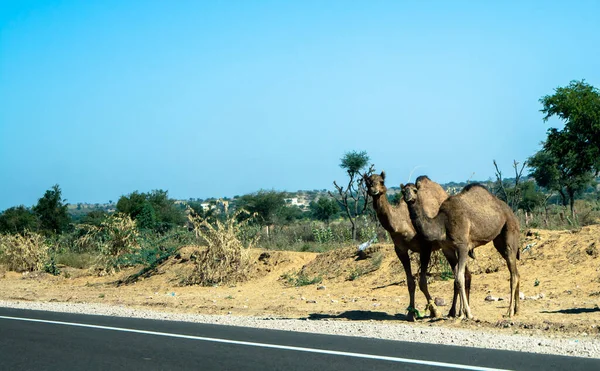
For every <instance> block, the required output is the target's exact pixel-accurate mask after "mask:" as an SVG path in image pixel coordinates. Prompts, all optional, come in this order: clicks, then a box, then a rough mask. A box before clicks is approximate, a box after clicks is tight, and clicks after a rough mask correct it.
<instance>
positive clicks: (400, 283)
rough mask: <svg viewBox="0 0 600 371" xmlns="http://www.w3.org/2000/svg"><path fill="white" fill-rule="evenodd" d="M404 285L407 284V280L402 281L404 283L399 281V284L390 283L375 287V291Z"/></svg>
mask: <svg viewBox="0 0 600 371" xmlns="http://www.w3.org/2000/svg"><path fill="white" fill-rule="evenodd" d="M404 283H406V280H402V281H398V282H392V283H388V284H387V285H382V286H377V287H373V290H381V289H385V288H387V287H390V286H402V284H404Z"/></svg>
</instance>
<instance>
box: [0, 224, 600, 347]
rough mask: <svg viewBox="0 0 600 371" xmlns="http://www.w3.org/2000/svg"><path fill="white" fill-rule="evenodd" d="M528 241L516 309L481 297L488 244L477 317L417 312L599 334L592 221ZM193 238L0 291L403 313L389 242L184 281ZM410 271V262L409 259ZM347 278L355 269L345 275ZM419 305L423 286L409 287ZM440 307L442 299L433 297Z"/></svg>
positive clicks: (490, 255) (492, 272)
mask: <svg viewBox="0 0 600 371" xmlns="http://www.w3.org/2000/svg"><path fill="white" fill-rule="evenodd" d="M522 244H523V245H522V247H523V248H526V251H525V252H523V254H522V256H521V260H520V262H519V272H520V274H521V292H522V293H523V295H524V296H525V300H523V301H522V302H521V307H520V314H519V315H518V316H517V317H514V318H512V319H511V318H505V317H504V315H505V314H506V312H507V310H508V301H507V300H502V301H486V300H485V298H486V296H488V295H492V296H494V297H499V298H505V299H506V298H507V297H508V292H509V275H508V270H507V269H506V266H505V263H504V260H503V259H502V258H501V257H500V255H499V254H498V253H497V252H496V251H495V250H494V248H493V247H492V246H491V245H486V246H482V247H480V248H478V249H477V250H476V254H477V259H476V260H471V261H470V262H469V268H470V269H471V270H472V271H473V273H474V275H473V282H472V289H471V309H472V311H473V314H474V315H475V316H476V317H477V319H478V321H462V320H456V319H447V318H443V319H431V318H427V317H426V318H423V319H420V320H419V321H420V322H422V323H426V324H428V325H430V326H443V327H452V328H471V329H472V328H478V329H481V330H482V331H483V330H485V331H500V332H504V333H519V334H537V335H545V336H549V337H572V336H577V337H587V338H595V339H600V327H599V326H600V308H599V304H600V258H599V255H600V225H596V226H590V227H585V228H583V229H581V230H578V231H560V232H559V231H543V230H532V231H529V232H528V235H527V236H523V238H522ZM193 249H194V248H193V247H186V248H185V249H183V250H182V253H181V256H180V257H178V258H172V259H170V260H168V261H167V262H165V263H164V264H163V265H161V266H160V267H159V269H158V274H155V275H153V276H151V277H148V278H146V279H141V280H139V281H137V282H136V283H134V284H128V285H120V286H119V285H117V282H118V281H119V280H120V279H124V278H126V277H127V276H129V275H131V274H133V273H135V272H137V271H139V268H137V269H136V268H131V269H127V270H125V271H123V272H121V273H119V274H117V275H114V276H105V277H98V276H96V275H92V274H90V273H89V272H88V271H84V270H77V269H72V268H63V273H62V274H61V275H60V276H57V277H55V276H51V275H48V274H44V273H27V274H23V273H16V272H7V271H6V270H5V269H3V268H2V267H0V300H9V301H21V302H22V301H42V302H70V303H105V304H116V305H125V306H130V307H133V308H143V309H154V310H157V311H161V312H182V313H202V314H229V315H232V316H250V315H253V316H270V317H276V318H307V319H315V320H343V321H381V322H383V323H389V324H391V325H393V324H394V323H406V317H405V314H406V307H407V306H408V291H407V288H406V283H405V276H404V272H403V270H402V267H401V265H400V263H399V261H398V259H397V258H396V256H395V254H394V252H393V247H392V246H391V245H387V244H378V245H374V246H372V247H371V248H370V249H369V251H368V258H367V259H363V260H357V257H356V248H355V247H348V248H344V249H339V250H335V251H332V252H328V253H323V254H315V253H297V252H285V251H268V252H265V251H258V250H255V251H252V252H251V255H252V260H253V267H252V274H251V279H250V280H249V281H248V282H245V283H241V284H237V285H235V286H228V287H198V286H182V285H181V281H182V279H183V278H184V277H185V276H186V275H188V274H189V273H190V272H191V270H192V264H191V262H189V260H188V259H187V258H188V257H189V255H190V253H191V252H192V251H193ZM300 271H302V272H303V273H304V274H305V275H306V276H307V277H309V278H313V277H316V276H321V277H322V283H320V284H312V285H307V286H300V287H297V286H293V285H292V284H290V282H289V281H290V280H289V279H288V278H287V277H293V276H294V275H295V274H297V273H298V272H300ZM414 272H417V265H416V262H415V264H414ZM438 273H439V272H435V271H434V272H433V275H432V277H431V283H430V292H431V293H432V295H433V296H434V297H439V298H442V299H444V300H445V301H446V302H447V303H448V304H450V302H451V299H452V285H453V281H451V280H442V279H441V278H440V277H439V274H438ZM351 278H353V279H351ZM417 305H418V307H419V309H421V310H422V309H423V308H424V306H425V298H424V296H423V295H422V294H421V293H420V292H419V291H417ZM440 309H441V310H442V312H443V313H444V314H446V313H447V311H448V310H449V306H443V307H440Z"/></svg>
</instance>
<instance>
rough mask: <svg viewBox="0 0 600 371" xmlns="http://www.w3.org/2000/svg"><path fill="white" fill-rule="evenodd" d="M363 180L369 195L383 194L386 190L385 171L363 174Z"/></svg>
mask: <svg viewBox="0 0 600 371" xmlns="http://www.w3.org/2000/svg"><path fill="white" fill-rule="evenodd" d="M363 180H364V181H365V184H366V186H367V192H369V195H370V196H373V197H374V196H378V195H384V194H385V193H386V192H387V188H386V187H385V183H384V181H385V171H382V172H381V174H371V176H367V175H366V174H365V175H363Z"/></svg>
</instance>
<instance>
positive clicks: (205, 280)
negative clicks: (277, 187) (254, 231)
mask: <svg viewBox="0 0 600 371" xmlns="http://www.w3.org/2000/svg"><path fill="white" fill-rule="evenodd" d="M248 214H249V213H248V212H246V211H244V210H239V211H237V212H235V213H233V214H232V215H230V216H228V217H227V218H226V219H225V221H224V222H221V221H219V220H215V221H214V222H213V223H209V222H208V220H206V219H204V218H202V217H201V216H199V215H197V214H194V213H190V214H189V216H188V219H189V221H190V223H191V224H192V225H193V227H194V232H195V233H196V236H197V238H199V239H200V240H201V241H202V242H203V243H204V244H205V245H206V249H203V250H197V251H196V252H195V253H193V254H192V255H191V256H190V260H192V262H193V263H194V265H195V266H194V270H193V272H192V274H191V275H190V276H189V277H187V278H186V279H184V280H183V283H184V284H186V285H202V286H213V285H222V284H234V283H237V282H242V281H245V280H246V279H247V278H248V275H249V269H250V259H249V254H248V248H249V247H253V246H255V245H256V242H257V241H258V235H255V237H252V238H248V236H246V238H244V239H245V240H246V244H244V243H243V242H242V238H241V236H242V235H243V234H244V230H245V228H246V227H247V226H248V224H249V223H250V222H252V220H253V215H252V216H251V217H249V218H246V219H244V220H241V221H240V217H241V216H242V215H248Z"/></svg>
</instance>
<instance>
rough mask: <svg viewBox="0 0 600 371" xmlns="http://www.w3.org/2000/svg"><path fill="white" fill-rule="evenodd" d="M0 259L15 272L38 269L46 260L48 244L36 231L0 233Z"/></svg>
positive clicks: (40, 268) (41, 267) (42, 266)
mask: <svg viewBox="0 0 600 371" xmlns="http://www.w3.org/2000/svg"><path fill="white" fill-rule="evenodd" d="M0 261H1V262H3V263H4V264H6V266H7V268H8V269H9V270H12V271H17V272H26V271H29V272H32V271H39V270H42V269H43V268H44V265H45V264H46V262H47V261H48V245H46V240H45V238H44V237H43V236H42V235H40V234H37V233H33V232H25V233H24V234H23V235H20V234H14V235H10V234H7V235H0Z"/></svg>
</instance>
